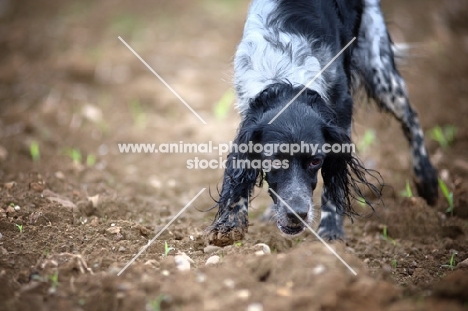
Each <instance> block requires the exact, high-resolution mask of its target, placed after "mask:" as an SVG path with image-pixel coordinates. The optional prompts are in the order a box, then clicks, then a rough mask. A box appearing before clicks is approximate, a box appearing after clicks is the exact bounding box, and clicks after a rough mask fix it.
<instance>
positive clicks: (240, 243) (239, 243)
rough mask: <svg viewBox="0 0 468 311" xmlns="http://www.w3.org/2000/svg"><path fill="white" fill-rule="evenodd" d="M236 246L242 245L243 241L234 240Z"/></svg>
mask: <svg viewBox="0 0 468 311" xmlns="http://www.w3.org/2000/svg"><path fill="white" fill-rule="evenodd" d="M234 246H236V247H240V246H242V242H241V241H238V242H234Z"/></svg>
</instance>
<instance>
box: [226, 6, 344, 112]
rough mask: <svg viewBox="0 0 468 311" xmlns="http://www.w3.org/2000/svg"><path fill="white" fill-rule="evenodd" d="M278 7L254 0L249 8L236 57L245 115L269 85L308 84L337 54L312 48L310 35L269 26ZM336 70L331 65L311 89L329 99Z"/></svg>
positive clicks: (242, 106) (237, 84) (238, 106)
mask: <svg viewBox="0 0 468 311" xmlns="http://www.w3.org/2000/svg"><path fill="white" fill-rule="evenodd" d="M276 6H277V1H274V0H254V1H253V2H252V4H251V6H250V9H249V13H248V16H247V22H246V24H245V28H244V36H243V38H242V41H241V42H240V44H239V46H238V48H237V52H236V56H235V60H234V70H235V77H234V80H235V85H236V91H237V97H238V104H237V108H238V109H239V111H240V113H241V114H244V113H245V112H246V110H247V109H248V107H249V101H250V100H251V99H253V98H255V97H256V96H257V94H259V93H260V92H261V91H263V90H264V89H265V88H266V87H267V86H268V85H270V84H272V83H278V82H288V83H291V84H293V85H294V86H305V85H306V84H307V83H309V82H310V81H311V80H312V79H313V78H314V77H315V76H316V75H317V73H319V71H320V70H321V69H322V68H323V67H324V66H325V65H326V64H327V63H328V61H329V60H330V59H331V58H332V57H333V55H331V53H330V51H329V48H328V47H327V46H324V45H322V46H320V48H317V49H316V50H312V48H311V45H312V44H311V41H310V40H311V39H310V38H305V37H303V36H299V35H294V34H287V33H284V32H281V30H280V29H278V27H267V21H268V18H269V16H270V15H271V14H272V13H274V12H275V9H276ZM335 72H336V69H335V67H334V66H333V65H332V66H330V67H329V68H328V69H327V70H326V72H324V73H323V74H322V75H321V76H320V77H318V78H317V79H316V80H315V81H314V83H313V84H312V85H311V86H310V87H309V88H310V89H312V90H314V91H316V92H317V93H319V94H320V96H321V97H322V98H323V99H325V100H327V98H328V96H327V85H328V83H327V82H329V81H330V80H331V79H333V77H334V75H335Z"/></svg>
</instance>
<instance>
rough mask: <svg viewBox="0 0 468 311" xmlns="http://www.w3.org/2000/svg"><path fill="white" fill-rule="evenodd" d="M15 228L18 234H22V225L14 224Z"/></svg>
mask: <svg viewBox="0 0 468 311" xmlns="http://www.w3.org/2000/svg"><path fill="white" fill-rule="evenodd" d="M15 226H16V227H17V228H18V230H19V232H20V234H23V225H18V224H15Z"/></svg>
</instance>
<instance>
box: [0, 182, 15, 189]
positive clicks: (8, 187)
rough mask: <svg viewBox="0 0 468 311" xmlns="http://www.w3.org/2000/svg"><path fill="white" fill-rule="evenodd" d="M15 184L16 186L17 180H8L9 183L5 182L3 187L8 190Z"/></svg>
mask: <svg viewBox="0 0 468 311" xmlns="http://www.w3.org/2000/svg"><path fill="white" fill-rule="evenodd" d="M14 186H16V182H14V181H10V182H7V183H4V184H3V188H5V189H6V190H10V189H11V188H13V187H14Z"/></svg>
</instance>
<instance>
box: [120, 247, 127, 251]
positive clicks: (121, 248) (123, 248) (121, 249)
mask: <svg viewBox="0 0 468 311" xmlns="http://www.w3.org/2000/svg"><path fill="white" fill-rule="evenodd" d="M126 250H127V249H126V248H125V247H123V246H120V247H119V252H121V253H123V252H125V251H126Z"/></svg>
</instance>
